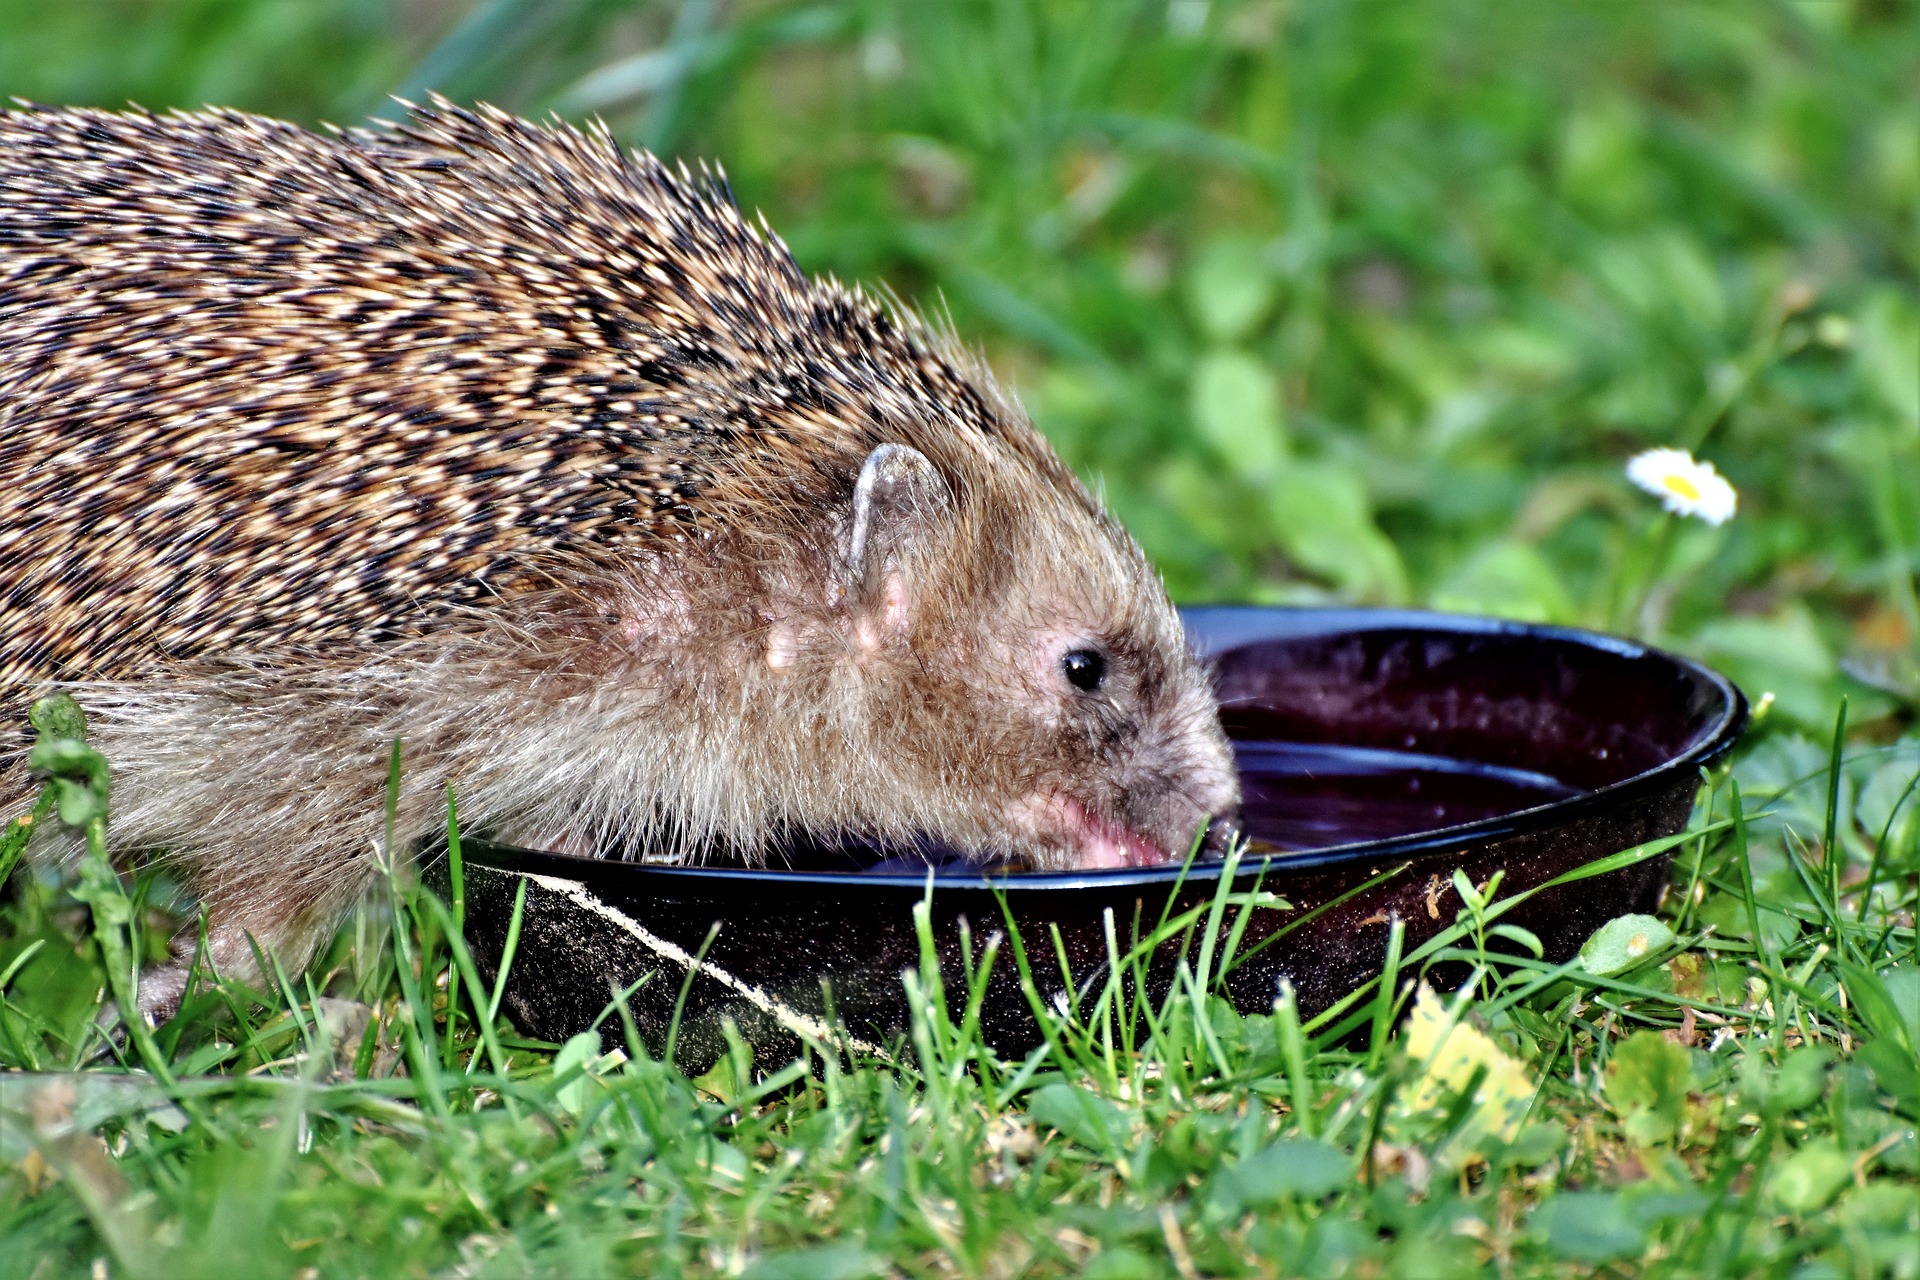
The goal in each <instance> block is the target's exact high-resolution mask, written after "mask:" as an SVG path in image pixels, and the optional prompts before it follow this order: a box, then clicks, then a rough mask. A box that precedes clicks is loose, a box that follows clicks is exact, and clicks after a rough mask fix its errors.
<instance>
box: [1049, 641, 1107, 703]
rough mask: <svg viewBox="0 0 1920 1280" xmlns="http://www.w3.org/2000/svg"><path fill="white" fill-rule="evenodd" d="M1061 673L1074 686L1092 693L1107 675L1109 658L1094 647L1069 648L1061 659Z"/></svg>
mask: <svg viewBox="0 0 1920 1280" xmlns="http://www.w3.org/2000/svg"><path fill="white" fill-rule="evenodd" d="M1060 674H1062V675H1064V676H1065V677H1066V678H1067V683H1068V684H1070V685H1072V686H1073V687H1074V688H1076V689H1080V690H1083V691H1085V692H1087V693H1092V692H1093V691H1094V690H1095V689H1098V688H1099V687H1100V682H1101V681H1102V680H1104V679H1106V677H1107V660H1106V659H1105V658H1103V657H1101V656H1100V653H1099V652H1098V651H1097V650H1094V649H1073V650H1069V651H1068V652H1067V653H1066V654H1065V655H1063V656H1062V657H1061V659H1060Z"/></svg>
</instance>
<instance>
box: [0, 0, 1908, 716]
mask: <svg viewBox="0 0 1920 1280" xmlns="http://www.w3.org/2000/svg"><path fill="white" fill-rule="evenodd" d="M428 89H437V90H440V91H443V92H445V93H447V94H448V95H449V96H451V97H453V98H456V99H459V100H471V99H486V100H490V101H493V102H496V103H498V104H500V105H503V106H506V107H509V108H512V109H514V110H517V111H520V112H523V113H527V114H544V113H547V112H558V113H560V114H561V115H563V116H566V117H568V118H573V119H579V118H584V117H586V116H589V115H593V114H598V115H601V116H604V117H605V118H606V119H607V121H608V122H609V123H610V124H611V125H612V126H613V127H614V129H615V131H616V132H617V133H618V134H619V135H620V136H622V137H623V138H625V139H627V140H629V141H631V142H633V143H635V144H637V145H644V146H647V147H650V148H652V149H654V150H656V151H659V152H661V153H663V154H668V155H680V156H686V157H710V158H714V159H717V160H719V161H720V162H721V163H723V164H724V165H725V167H726V169H727V171H728V173H729V174H730V176H731V178H732V180H733V183H734V186H735V190H736V192H737V193H738V195H739V198H740V200H741V203H742V204H743V205H745V206H747V207H748V208H758V209H761V210H764V211H765V213H766V215H767V217H768V218H769V220H770V221H771V222H772V223H773V225H774V226H775V227H777V228H778V229H779V230H780V232H781V234H782V235H783V236H784V237H785V238H786V239H787V241H788V243H789V244H791V246H792V247H793V250H794V252H795V254H796V255H797V256H798V257H799V259H800V261H801V263H802V265H803V266H805V267H807V268H808V269H809V270H812V271H816V272H831V273H834V274H836V275H839V276H841V277H843V278H853V279H857V280H861V281H865V282H870V283H876V284H877V283H885V284H886V285H888V286H890V287H892V288H893V289H894V290H895V291H897V292H898V293H899V294H900V295H902V296H903V297H906V298H908V299H911V300H914V301H917V302H918V303H920V304H921V305H923V306H925V307H927V308H929V309H932V310H940V309H942V308H944V309H947V310H950V311H951V313H952V315H953V318H954V320H955V322H956V324H957V326H958V328H959V330H960V332H961V333H962V334H963V335H964V336H965V337H966V339H967V340H968V341H969V342H973V343H977V344H980V345H981V346H983V347H984V348H985V349H986V351H987V353H988V355H989V357H990V359H991V360H992V362H993V363H994V365H995V367H996V368H997V369H998V370H999V371H1000V373H1001V375H1002V377H1003V378H1004V380H1006V381H1007V382H1008V383H1009V384H1011V385H1012V386H1013V387H1014V388H1015V389H1016V390H1017V391H1018V393H1019V394H1020V395H1021V397H1022V398H1023V399H1024V400H1025V402H1026V403H1027V405H1028V406H1029V407H1030V409H1031V410H1032V411H1033V413H1034V416H1035V418H1036V419H1037V421H1038V422H1039V424H1040V425H1041V427H1042V428H1043V429H1044V430H1045V431H1046V432H1047V433H1048V435H1050V436H1051V437H1052V438H1053V440H1054V441H1055V442H1056V443H1057V444H1058V446H1059V447H1060V449H1061V451H1062V452H1063V453H1064V454H1065V455H1066V456H1067V457H1068V459H1069V460H1070V461H1072V462H1073V464H1074V465H1075V466H1077V467H1078V468H1079V469H1080V470H1081V471H1082V473H1083V474H1085V475H1086V476H1087V477H1089V478H1090V479H1092V480H1094V481H1095V482H1097V483H1098V484H1100V485H1101V486H1103V487H1104V489H1105V492H1106V494H1107V496H1108V498H1109V500H1110V501H1111V503H1112V504H1113V506H1114V507H1115V508H1116V509H1117V510H1118V512H1119V513H1120V515H1121V516H1122V517H1123V518H1124V519H1125V520H1126V521H1127V523H1128V524H1129V525H1130V527H1131V528H1132V529H1133V530H1134V531H1135V532H1136V533H1137V534H1138V535H1139V537H1140V539H1141V541H1142V542H1143V543H1144V544H1145V545H1146V547H1147V549H1148V551H1149V553H1150V554H1151V555H1152V556H1153V557H1154V559H1155V560H1156V561H1157V562H1158V563H1159V565H1160V566H1161V568H1162V569H1163V571H1164V572H1165V574H1166V576H1167V579H1168V582H1169V583H1170V585H1171V586H1172V588H1173V590H1174V592H1175V594H1176V596H1178V597H1179V598H1181V599H1184V600H1210V599H1245V600H1262V601H1268V600H1271V601H1302V602H1305V601H1320V600H1354V601H1361V602H1368V603H1400V602H1413V603H1422V604H1432V605H1436V606H1439V607H1442V608H1449V609H1464V610H1474V611H1480V612H1489V613H1498V614H1504V615H1508V616H1512V617H1516V618H1524V619H1534V620H1548V621H1554V622H1573V623H1580V624H1586V625H1592V626H1600V627H1606V628H1610V629H1614V630H1618V631H1622V632H1628V633H1634V634H1639V635H1642V636H1645V637H1647V638H1649V639H1653V640H1656V641H1659V642H1661V643H1665V644H1669V645H1672V646H1674V647H1677V648H1680V649H1683V650H1686V651H1689V652H1692V653H1695V654H1698V655H1700V656H1702V657H1705V658H1707V659H1709V660H1710V661H1713V662H1715V663H1717V664H1718V665H1720V666H1721V667H1723V669H1725V670H1727V671H1728V672H1729V673H1730V674H1732V675H1734V676H1735V677H1736V678H1738V679H1739V680H1741V682H1742V683H1743V684H1745V685H1746V686H1747V688H1748V691H1749V692H1750V693H1751V694H1754V695H1756V696H1757V695H1759V694H1761V693H1764V692H1772V693H1773V694H1774V695H1775V701H1774V703H1773V709H1772V714H1773V715H1774V716H1775V717H1777V718H1778V719H1780V720H1782V721H1785V722H1786V723H1788V724H1794V725H1799V726H1803V727H1808V728H1812V727H1814V726H1819V725H1825V724H1829V723H1830V722H1831V718H1832V716H1833V710H1834V705H1835V702H1836V700H1837V697H1838V695H1839V694H1840V693H1842V692H1846V693H1848V694H1849V695H1850V697H1851V699H1852V715H1851V718H1852V720H1853V721H1854V722H1855V723H1860V722H1862V721H1871V720H1874V719H1876V718H1878V719H1880V720H1881V722H1882V723H1883V724H1885V725H1886V726H1887V727H1888V728H1889V729H1890V728H1892V727H1894V726H1895V725H1897V724H1898V723H1900V722H1901V721H1902V720H1909V721H1910V719H1911V717H1912V714H1913V710H1914V707H1915V704H1916V699H1917V698H1920V659H1917V658H1916V653H1920V606H1917V605H1916V590H1915V580H1916V572H1917V571H1920V109H1917V108H1916V103H1920V6H1916V5H1914V4H1911V3H1906V2H1903V0H1853V2H1847V0H1806V2H1802V3H1788V2H1786V0H1777V2H1773V3H1768V2H1767V0H1726V2H1720V0H1659V2H1656V0H1646V2H1644V3H1640V2H1636V0H1597V2H1592V3H1588V2H1584V0H1555V2H1554V3H1549V4H1541V3H1539V2H1538V0H1292V2H1281V0H1239V2H1237V3H1236V2H1234V0H1214V2H1212V3H1209V2H1208V0H1171V2H1169V0H1151V2H1148V0H1056V2H1053V3H1042V2H1040V0H978V2H966V3H963V2H958V0H953V2H946V0H917V2H916V0H897V2H895V0H851V2H848V3H822V4H804V3H796V4H775V3H746V2H741V3H720V2H718V0H677V2H671V3H667V2H650V0H480V3H477V4H476V3H473V2H472V0H60V2H59V3H53V2H52V0H0V92H4V93H6V94H9V95H15V96H19V97H22V98H26V99H31V100H34V101H37V102H45V103H62V104H79V103H87V104H98V105H107V106H113V105H119V104H122V103H125V102H127V101H134V102H138V103H141V104H142V105H145V106H148V107H152V108H163V107H175V106H180V107H192V106H197V105H200V104H203V103H219V104H223V105H229V106H235V107H241V108H247V109H251V110H257V111H263V112H268V113H272V114H275V115H280V116H286V117H291V118H294V119H297V120H301V121H305V122H309V123H317V122H319V121H323V120H326V121H333V122H336V123H340V124H347V123H353V122H356V121H359V120H360V119H362V118H364V117H366V116H367V115H370V114H372V113H375V112H381V111H387V112H389V113H391V111H392V108H391V107H390V106H388V105H387V96H388V95H390V94H393V93H396V92H397V93H402V94H405V95H408V96H412V97H419V96H420V95H422V94H424V92H425V91H426V90H428ZM1669 444H1670V445H1678V446H1681V447H1685V448H1690V449H1693V450H1694V451H1696V452H1697V453H1698V454H1700V455H1701V456H1702V457H1705V458H1709V459H1711V460H1712V461H1713V463H1714V464H1715V465H1716V466H1718V467H1719V469H1720V470H1721V471H1722V472H1724V473H1725V474H1726V475H1727V476H1728V477H1729V478H1730V479H1731V480H1732V481H1733V483H1734V485H1735V486H1736V487H1737V488H1738V490H1739V493H1740V509H1739V514H1738V515H1737V516H1736V517H1735V518H1734V519H1733V520H1732V521H1731V522H1729V523H1727V524H1726V525H1724V526H1722V527H1719V528H1712V527H1709V526H1707V525H1705V524H1703V523H1701V522H1698V521H1693V520H1683V519H1673V518H1669V517H1665V516H1662V515H1661V514H1660V512H1659V504H1658V502H1657V501H1656V500H1655V499H1653V498H1651V497H1649V496H1648V495H1646V494H1643V493H1640V492H1638V491H1636V490H1634V489H1632V488H1631V487H1630V486H1629V485H1628V484H1627V483H1626V481H1625V478H1624V476H1623V474H1622V466H1623V464H1624V462H1625V460H1626V459H1627V458H1628V457H1630V456H1631V455H1632V454H1634V453H1635V452H1637V451H1639V450H1641V449H1644V448H1648V447H1651V446H1654V445H1669Z"/></svg>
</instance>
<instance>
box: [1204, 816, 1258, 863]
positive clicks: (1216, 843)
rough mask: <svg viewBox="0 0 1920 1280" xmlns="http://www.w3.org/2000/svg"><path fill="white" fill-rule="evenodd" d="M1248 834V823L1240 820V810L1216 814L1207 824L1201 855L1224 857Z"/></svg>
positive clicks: (1205, 856)
mask: <svg viewBox="0 0 1920 1280" xmlns="http://www.w3.org/2000/svg"><path fill="white" fill-rule="evenodd" d="M1246 835H1247V827H1246V824H1245V823H1244V822H1242V821H1240V811H1239V810H1238V809H1235V810H1232V811H1231V812H1228V813H1222V814H1216V815H1215V816H1214V819H1213V821H1212V822H1209V823H1208V824H1207V834H1206V835H1205V836H1204V837H1203V838H1202V839H1201V841H1200V856H1201V857H1203V858H1224V857H1226V856H1227V850H1229V849H1231V848H1232V847H1233V846H1234V845H1235V844H1237V843H1238V842H1240V841H1241V840H1244V839H1245V838H1246Z"/></svg>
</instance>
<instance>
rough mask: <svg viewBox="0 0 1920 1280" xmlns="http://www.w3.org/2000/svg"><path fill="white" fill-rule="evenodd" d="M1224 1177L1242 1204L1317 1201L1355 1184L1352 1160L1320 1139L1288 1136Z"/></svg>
mask: <svg viewBox="0 0 1920 1280" xmlns="http://www.w3.org/2000/svg"><path fill="white" fill-rule="evenodd" d="M1221 1176H1222V1180H1223V1184H1224V1188H1225V1189H1227V1190H1228V1191H1229V1192H1230V1193H1231V1194H1233V1195H1234V1197H1235V1198H1237V1199H1238V1200H1239V1201H1240V1202H1241V1203H1242V1204H1250V1205H1264V1204H1274V1203H1277V1202H1279V1201H1281V1200H1285V1199H1288V1198H1294V1197H1297V1198H1299V1199H1302V1200H1318V1199H1319V1198H1320V1197H1321V1196H1326V1195H1331V1194H1333V1193H1334V1192H1335V1191H1338V1190H1339V1189H1340V1188H1341V1187H1345V1186H1350V1185H1352V1183H1353V1161H1352V1160H1350V1159H1349V1158H1348V1157H1347V1156H1346V1155H1345V1154H1344V1153H1342V1152H1341V1151H1340V1150H1339V1149H1338V1148H1336V1147H1332V1146H1329V1145H1328V1144H1327V1143H1324V1142H1321V1141H1319V1140H1318V1139H1312V1138H1301V1139H1289V1140H1286V1141H1282V1142H1276V1143H1274V1144H1273V1145H1272V1146H1270V1147H1266V1148H1264V1149H1262V1150H1260V1151H1256V1152H1254V1153H1253V1154H1252V1155H1250V1156H1248V1157H1247V1158H1246V1159H1245V1160H1242V1161H1241V1162H1240V1163H1239V1164H1236V1165H1234V1166H1232V1167H1231V1168H1229V1169H1227V1170H1225V1171H1224V1172H1223V1173H1222V1175H1221Z"/></svg>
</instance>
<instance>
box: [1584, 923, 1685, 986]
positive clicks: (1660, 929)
mask: <svg viewBox="0 0 1920 1280" xmlns="http://www.w3.org/2000/svg"><path fill="white" fill-rule="evenodd" d="M1672 942H1673V930H1671V929H1669V928H1668V927H1667V926H1666V925H1665V924H1663V923H1662V922H1661V921H1660V920H1659V919H1657V918H1656V917H1654V916H1641V915H1626V916H1620V917H1619V918H1617V919H1613V920H1609V921H1607V922H1606V923H1605V924H1603V925H1601V926H1600V927H1599V928H1598V929H1595V930H1594V931H1593V936H1592V937H1590V938H1588V939H1587V941H1586V944H1585V945H1584V946H1582V947H1581V948H1580V967H1581V968H1583V969H1585V970H1586V971H1587V972H1588V973H1591V974H1594V975H1595V976H1597V977H1602V978H1608V977H1612V976H1613V975H1614V974H1616V973H1625V972H1626V971H1627V970H1628V969H1631V968H1633V966H1634V965H1636V964H1639V963H1640V962H1641V961H1642V960H1644V959H1645V958H1646V957H1647V956H1649V955H1652V954H1654V953H1656V952H1660V951H1664V950H1666V949H1667V947H1668V946H1669V945H1670V944H1671V943H1672Z"/></svg>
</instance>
